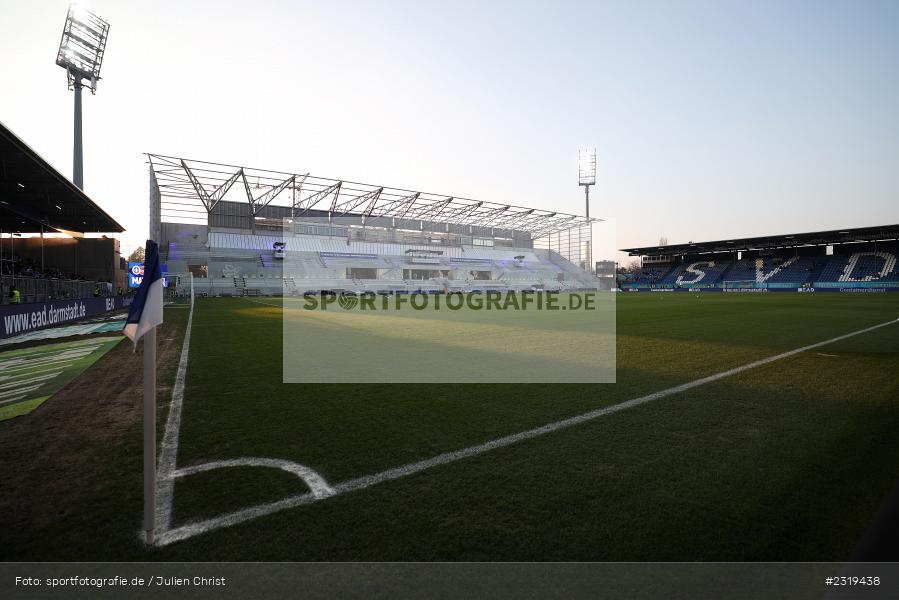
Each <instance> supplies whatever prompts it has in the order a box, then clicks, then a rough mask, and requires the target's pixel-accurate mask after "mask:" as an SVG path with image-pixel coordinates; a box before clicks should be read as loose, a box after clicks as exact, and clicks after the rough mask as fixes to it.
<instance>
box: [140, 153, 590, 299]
mask: <svg viewBox="0 0 899 600" xmlns="http://www.w3.org/2000/svg"><path fill="white" fill-rule="evenodd" d="M147 156H148V162H149V165H150V172H151V215H158V219H159V222H160V233H161V235H160V239H161V244H160V248H161V253H162V255H161V258H162V260H163V261H164V262H166V263H167V265H168V270H169V273H170V274H171V275H170V279H171V280H174V281H175V282H176V283H177V282H181V284H180V286H179V288H178V289H181V290H183V289H185V285H186V284H185V280H184V279H183V278H182V277H179V274H187V273H190V274H192V275H193V277H194V285H195V289H196V290H197V292H198V293H201V294H206V295H212V296H233V295H240V296H255V295H281V294H286V295H292V294H304V293H308V292H321V291H337V292H377V293H404V292H405V293H411V292H436V293H439V292H453V291H488V290H502V291H523V290H537V289H545V290H584V289H597V288H598V287H599V286H600V280H599V279H598V278H597V277H596V276H595V275H594V274H593V273H591V272H590V267H589V265H590V262H589V260H588V258H587V257H588V256H589V243H590V234H589V231H590V224H591V223H592V222H594V221H596V219H587V218H585V217H582V216H578V215H573V214H567V213H561V212H551V211H545V210H538V209H532V208H525V207H520V206H515V205H512V204H498V203H493V202H486V201H478V200H471V199H467V198H458V197H452V196H444V195H438V194H430V193H425V192H417V191H413V190H405V189H398V188H389V187H383V186H373V185H368V184H361V183H356V182H351V181H346V180H337V179H330V178H323V177H315V176H312V175H310V174H308V173H306V174H297V173H282V172H276V171H268V170H262V169H250V168H246V167H237V166H233V165H223V164H218V163H209V162H203V161H196V160H188V159H182V158H177V157H172V156H163V155H156V154H148V155H147ZM151 218H156V217H152V216H151Z"/></svg>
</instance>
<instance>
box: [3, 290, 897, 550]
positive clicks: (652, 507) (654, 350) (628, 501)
mask: <svg viewBox="0 0 899 600" xmlns="http://www.w3.org/2000/svg"><path fill="white" fill-rule="evenodd" d="M278 302H279V301H278V300H276V299H259V300H258V301H257V300H250V299H230V298H223V299H198V300H197V303H196V308H195V313H194V319H193V329H192V340H191V352H190V359H189V364H188V373H187V382H186V392H185V397H184V409H183V417H182V423H181V428H180V446H179V451H178V466H179V467H185V466H189V465H192V464H198V463H203V462H207V461H210V460H220V459H231V458H239V457H266V458H281V459H287V460H291V461H295V462H298V463H301V464H303V465H306V466H309V467H311V468H313V469H315V470H316V471H317V472H318V473H320V474H321V475H322V476H323V477H325V478H326V479H327V480H328V482H330V483H331V484H338V483H340V482H342V481H345V480H348V479H352V478H355V477H360V476H363V475H367V474H371V473H376V472H379V471H382V470H384V469H389V468H392V467H397V466H400V465H404V464H407V463H411V462H415V461H419V460H422V459H426V458H429V457H432V456H435V455H437V454H440V453H443V452H449V451H453V450H457V449H460V448H464V447H467V446H471V445H475V444H479V443H481V442H484V441H486V440H490V439H493V438H496V437H500V436H504V435H508V434H512V433H516V432H519V431H522V430H525V429H529V428H533V427H537V426H540V425H542V424H545V423H549V422H552V421H556V420H558V419H562V418H565V417H569V416H573V415H577V414H580V413H583V412H586V411H589V410H592V409H595V408H598V407H602V406H608V405H612V404H615V403H618V402H622V401H625V400H628V399H631V398H636V397H639V396H642V395H645V394H649V393H651V392H654V391H658V390H662V389H666V388H670V387H672V386H676V385H679V384H682V383H685V382H688V381H691V380H694V379H697V378H700V377H704V376H707V375H712V374H714V373H718V372H721V371H724V370H727V369H730V368H733V367H736V366H739V365H744V364H746V363H749V362H752V361H754V360H757V359H760V358H764V357H767V356H772V355H775V354H779V353H781V352H784V351H787V350H792V349H794V348H798V347H801V346H804V345H807V344H812V343H815V342H819V341H822V340H826V339H829V338H832V337H836V336H839V335H841V334H845V333H848V332H852V331H855V330H858V329H862V328H865V327H869V326H872V325H876V324H879V323H883V322H886V321H891V320H893V319H896V318H897V317H899V294H895V295H893V294H881V295H875V294H869V295H868V294H866V295H849V294H846V295H843V294H827V295H825V294H818V295H811V294H810V295H801V294H777V295H775V294H767V295H763V294H714V295H713V294H705V295H697V294H621V295H620V297H619V298H618V303H617V317H618V318H617V329H618V340H617V383H615V384H592V385H578V384H527V385H514V384H503V385H489V384H471V385H452V384H439V385H428V384H414V385H413V384H406V385H391V384H378V385H342V384H291V385H285V384H282V383H281V352H282V341H281V335H282V311H281V308H280V307H279V305H278ZM185 313H186V311H185V310H184V309H177V310H174V309H173V310H168V311H167V313H166V319H167V320H168V321H169V323H170V325H169V326H170V327H171V328H172V329H171V331H174V332H175V335H181V334H182V333H183V323H184V320H185V319H186V314H185ZM310 351H314V348H312V349H310ZM347 368H351V365H348V367H347ZM897 373H899V323H896V324H892V325H889V326H886V327H883V328H880V329H877V330H876V331H872V332H869V333H866V334H862V335H859V336H856V337H852V338H850V339H846V340H843V341H839V342H836V343H833V344H830V345H828V346H825V347H821V348H817V349H815V350H811V351H808V352H803V353H801V354H798V355H796V356H792V357H789V358H786V359H784V360H781V361H777V362H774V363H771V364H768V365H765V366H762V367H759V368H757V369H753V370H750V371H747V372H744V373H741V374H738V375H735V376H732V377H727V378H724V379H721V380H719V381H715V382H713V383H709V384H707V385H704V386H701V387H697V388H694V389H692V390H689V391H687V392H684V393H680V394H676V395H673V396H670V397H667V398H663V399H661V400H658V401H654V402H652V403H649V404H645V405H642V406H639V407H636V408H633V409H630V410H626V411H622V412H619V413H615V414H612V415H609V416H606V417H602V418H599V419H597V420H595V421H591V422H589V423H584V424H581V425H577V426H574V427H571V428H568V429H565V430H562V431H558V432H554V433H551V434H548V435H545V436H542V437H539V438H536V439H532V440H529V441H524V442H521V443H518V444H515V445H512V446H509V447H505V448H500V449H497V450H494V451H491V452H487V453H484V454H480V455H478V456H473V457H470V458H466V459H463V460H459V461H457V462H454V463H452V464H447V465H442V466H438V467H435V468H432V469H429V470H427V471H424V472H421V473H418V474H415V475H411V476H408V477H404V478H401V479H397V480H394V481H389V482H385V483H382V484H378V485H375V486H373V487H370V488H367V489H363V490H359V491H355V492H348V493H345V494H342V495H339V496H336V497H333V498H328V499H325V500H322V501H318V502H315V503H312V504H309V505H307V506H301V507H296V508H291V509H288V510H284V511H281V512H277V513H275V514H272V515H268V516H265V517H262V518H259V519H254V520H250V521H247V522H244V523H241V524H239V525H235V526H233V527H227V528H222V529H218V530H215V531H210V532H207V533H203V534H200V535H197V536H195V537H192V538H190V539H187V540H184V541H181V542H176V543H173V544H171V545H168V546H165V547H163V548H154V549H147V548H145V547H144V546H142V544H140V542H138V540H137V534H136V532H137V530H138V529H139V528H140V522H139V520H140V471H139V464H140V457H139V448H140V433H139V427H135V428H133V430H132V431H130V432H128V434H127V435H123V436H122V438H121V440H120V441H119V442H118V447H116V448H112V449H111V451H110V452H109V453H108V456H107V458H106V459H105V460H104V465H105V466H104V468H105V469H108V470H109V472H110V473H117V474H118V475H119V477H118V479H114V478H103V479H102V480H100V481H98V483H97V489H96V494H97V497H98V498H102V501H100V502H99V503H94V504H90V503H89V502H88V500H89V499H88V498H85V499H84V500H83V502H84V503H85V505H84V506H83V507H82V508H83V510H73V511H72V512H73V513H76V514H77V515H78V516H77V517H74V518H72V519H70V520H69V521H68V522H67V523H66V524H65V525H63V524H62V523H43V524H41V525H40V526H39V527H37V528H36V529H35V530H33V531H30V532H22V531H19V532H17V533H16V534H15V539H14V540H12V542H19V547H20V548H24V549H25V550H24V551H23V554H20V557H21V558H22V559H24V558H26V557H27V556H29V555H30V554H29V553H31V554H33V555H41V556H42V557H43V558H42V559H43V560H46V559H66V558H80V559H84V560H89V559H147V558H150V559H159V560H163V559H165V560H687V561H694V560H777V561H780V560H797V561H829V560H844V559H846V558H847V557H848V556H849V555H850V554H851V552H852V550H853V548H854V547H855V545H856V544H857V543H858V542H859V540H860V539H861V537H862V535H863V534H864V532H865V530H866V528H867V527H868V526H869V525H870V523H871V520H872V518H873V516H874V514H875V513H876V511H877V509H878V507H879V505H880V503H881V501H882V500H883V499H884V497H885V496H886V495H887V493H888V492H889V490H890V489H891V488H892V486H893V485H894V484H895V483H896V479H895V478H896V469H895V465H896V464H897V462H899V437H897V436H896V433H895V432H896V431H899V376H897ZM165 376H166V377H169V378H170V377H173V374H172V373H166V375H165ZM160 400H161V401H160V409H161V415H160V417H161V418H160V421H161V423H160V437H161V429H162V424H163V423H164V420H165V419H164V416H165V412H164V407H165V406H166V405H167V400H168V398H167V397H162V396H161V399H160ZM132 470H133V472H132ZM304 491H306V490H305V487H304V484H303V483H302V481H300V480H299V479H297V478H295V477H293V476H291V475H290V474H287V473H284V472H281V471H278V470H274V469H263V468H250V467H239V468H228V469H219V470H215V471H210V472H205V473H200V474H196V475H191V476H189V477H184V478H181V479H179V480H178V481H177V484H176V485H175V491H174V504H173V517H174V525H176V526H177V525H180V524H184V523H187V522H190V521H192V520H198V519H204V518H209V517H214V516H216V515H219V514H222V513H227V512H230V511H236V510H240V509H242V508H246V507H248V506H251V505H254V504H258V503H262V502H270V501H275V500H278V499H280V498H283V497H285V496H289V495H292V494H299V493H303V492H304ZM48 536H55V537H54V538H52V539H53V541H52V542H51V541H50V539H51V538H50V537H48ZM39 539H46V540H47V541H46V542H45V546H46V547H41V545H40V543H39V542H38V541H37V540H39Z"/></svg>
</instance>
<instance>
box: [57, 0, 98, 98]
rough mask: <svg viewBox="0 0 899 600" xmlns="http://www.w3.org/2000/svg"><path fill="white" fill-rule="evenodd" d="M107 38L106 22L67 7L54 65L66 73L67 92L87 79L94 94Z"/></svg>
mask: <svg viewBox="0 0 899 600" xmlns="http://www.w3.org/2000/svg"><path fill="white" fill-rule="evenodd" d="M108 35H109V22H108V21H105V20H103V19H101V18H100V17H98V16H97V15H96V14H94V13H93V12H91V11H89V10H87V9H86V8H84V7H82V6H79V5H78V4H76V3H72V4H70V5H69V12H68V14H67V15H66V24H65V27H63V30H62V39H61V40H60V42H59V52H58V53H57V55H56V64H57V65H59V66H60V67H62V68H64V69H65V70H66V73H67V75H68V81H69V88H70V89H71V88H74V87H75V86H76V85H78V86H80V85H81V82H82V81H83V80H85V79H87V80H88V81H90V88H91V92H93V93H96V91H97V82H99V80H100V66H101V64H102V63H103V53H104V52H105V50H106V38H107V37H108Z"/></svg>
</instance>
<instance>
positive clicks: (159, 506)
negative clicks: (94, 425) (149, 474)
mask: <svg viewBox="0 0 899 600" xmlns="http://www.w3.org/2000/svg"><path fill="white" fill-rule="evenodd" d="M193 320H194V301H193V298H191V300H190V312H189V313H187V327H186V329H185V330H184V342H183V343H182V345H181V358H180V359H178V372H177V374H176V375H175V386H174V387H173V388H172V403H171V405H170V406H169V416H168V418H167V419H166V422H165V433H164V434H163V436H162V447H161V448H160V451H159V463H158V464H157V466H156V476H157V480H156V486H157V487H156V527H157V528H158V530H159V531H166V530H167V529H168V528H169V527H170V526H171V524H172V502H173V501H174V494H175V477H176V475H175V463H176V462H177V460H178V435H179V433H180V432H181V407H182V406H183V405H184V381H185V379H186V378H187V357H188V355H189V354H190V330H191V325H192V324H193Z"/></svg>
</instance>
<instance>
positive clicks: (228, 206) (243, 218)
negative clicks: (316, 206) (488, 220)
mask: <svg viewBox="0 0 899 600" xmlns="http://www.w3.org/2000/svg"><path fill="white" fill-rule="evenodd" d="M291 213H292V209H291V207H289V206H277V205H269V206H266V207H264V208H262V210H261V211H260V212H259V216H260V217H262V218H263V219H276V220H281V219H290V218H292V217H293V215H292V214H291ZM303 216H304V217H308V218H310V219H322V218H325V219H326V218H328V212H327V211H322V210H309V211H306V212H305V213H304V214H303ZM347 216H350V217H351V216H352V215H347ZM208 222H209V227H212V228H224V229H245V230H251V229H253V227H254V219H253V217H252V216H251V215H250V212H249V205H248V204H247V203H245V202H232V201H227V200H223V201H221V202H219V203H218V204H216V205H215V208H214V209H213V210H212V213H210V215H209V221H208ZM366 224H367V225H369V226H372V227H387V228H392V227H395V226H397V225H399V224H396V223H394V221H393V219H388V218H374V219H369V220H368V221H367V222H366ZM401 225H402V228H404V229H412V230H419V231H434V232H441V233H456V234H459V235H473V236H477V237H495V238H505V239H511V240H515V246H516V247H518V248H529V247H532V246H533V242H532V241H531V237H530V235H529V234H528V233H527V232H523V231H516V230H513V229H503V228H491V227H478V226H475V225H458V224H455V223H435V222H431V221H420V220H408V221H404V222H403V223H402V224H401ZM260 227H264V226H259V225H257V228H260ZM269 229H271V228H269Z"/></svg>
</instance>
